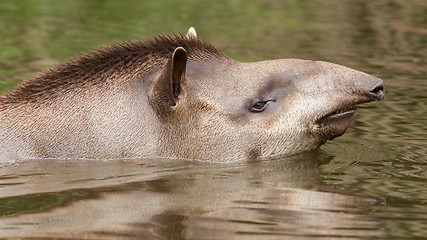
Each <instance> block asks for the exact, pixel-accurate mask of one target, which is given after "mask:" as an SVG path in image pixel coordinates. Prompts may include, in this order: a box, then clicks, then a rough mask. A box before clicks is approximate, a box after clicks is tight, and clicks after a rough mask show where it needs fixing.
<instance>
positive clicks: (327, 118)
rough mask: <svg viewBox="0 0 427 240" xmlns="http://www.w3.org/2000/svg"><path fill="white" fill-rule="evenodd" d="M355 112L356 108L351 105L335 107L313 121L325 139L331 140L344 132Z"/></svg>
mask: <svg viewBox="0 0 427 240" xmlns="http://www.w3.org/2000/svg"><path fill="white" fill-rule="evenodd" d="M355 114H356V109H355V108H354V107H353V106H352V107H344V108H339V109H335V110H333V111H331V112H329V113H327V114H326V115H324V116H323V117H321V118H319V119H318V120H317V121H316V122H315V124H316V129H317V130H319V132H320V133H321V135H323V136H324V137H325V138H326V140H332V139H334V138H336V137H339V136H341V135H343V134H344V133H345V131H346V130H347V128H348V127H349V126H350V123H351V121H352V120H353V118H354V115H355Z"/></svg>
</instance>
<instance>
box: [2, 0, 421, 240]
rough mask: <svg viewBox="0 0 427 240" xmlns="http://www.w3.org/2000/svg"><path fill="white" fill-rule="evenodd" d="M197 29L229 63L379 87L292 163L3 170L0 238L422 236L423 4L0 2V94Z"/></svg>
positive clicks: (42, 164)
mask: <svg viewBox="0 0 427 240" xmlns="http://www.w3.org/2000/svg"><path fill="white" fill-rule="evenodd" d="M190 26H194V27H195V28H196V30H197V32H198V34H199V36H201V37H202V38H203V39H205V40H208V41H210V42H211V43H213V44H214V45H215V46H216V47H217V48H219V49H221V50H222V51H224V52H225V53H227V54H228V55H230V56H231V57H233V58H235V59H238V60H241V61H255V60H263V59H273V58H287V57H293V58H303V59H314V60H326V61H330V62H335V63H339V64H342V65H346V66H349V67H352V68H355V69H358V70H361V71H365V72H368V73H370V74H373V75H375V76H377V77H380V78H382V79H384V80H385V84H386V91H387V97H386V100H385V101H383V102H380V103H378V102H376V103H370V104H367V105H364V106H361V107H360V108H359V109H358V115H357V117H356V119H355V121H354V122H353V123H352V125H351V127H350V128H349V130H348V131H347V133H346V134H345V135H344V136H342V137H340V138H338V139H335V140H333V141H331V142H328V143H327V144H325V145H323V146H322V147H321V148H320V149H317V150H314V151H310V152H307V153H302V154H297V155H293V156H283V157H280V158H266V159H259V160H253V161H249V162H248V161H241V162H236V163H230V164H212V163H204V162H190V161H180V160H166V159H139V160H138V159H132V160H120V161H90V162H89V161H79V160H70V161H56V160H46V161H41V160H37V161H27V162H22V163H19V164H15V165H5V164H3V165H1V166H0V238H63V239H67V238H89V239H108V238H112V239H133V238H136V239H313V238H315V239H339V238H345V239H423V238H425V236H427V188H426V180H427V174H426V169H427V160H426V156H427V117H426V116H427V106H426V105H427V98H426V91H427V81H426V75H427V68H426V65H427V44H426V43H427V3H426V2H425V1H423V0H419V1H417V0H411V1H399V0H396V1H385V0H384V1H368V0H366V1H365V0H354V1H338V0H335V1H309V2H308V1H303V2H302V1H296V0H295V1H263V0H258V1H250V2H248V1H238V0H237V1H215V2H212V1H191V0H186V1H169V2H165V1H146V2H141V1H122V2H119V1H1V2H0V36H1V38H0V91H1V92H2V93H4V92H6V91H7V90H8V89H11V88H12V87H13V86H15V85H16V84H17V83H19V82H20V81H21V80H22V79H25V78H28V77H30V76H32V75H33V74H35V73H36V72H38V71H40V70H42V69H44V68H46V67H51V66H52V65H53V64H55V63H57V62H59V61H63V60H66V59H70V58H72V57H76V56H78V55H79V54H80V53H81V52H82V51H88V50H90V49H93V48H96V47H100V46H102V45H104V44H111V43H117V42H119V41H122V40H128V39H135V38H145V37H147V36H151V35H154V34H158V33H172V32H181V33H184V32H185V31H186V30H187V29H188V27H190Z"/></svg>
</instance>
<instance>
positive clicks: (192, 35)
mask: <svg viewBox="0 0 427 240" xmlns="http://www.w3.org/2000/svg"><path fill="white" fill-rule="evenodd" d="M185 37H186V38H187V39H190V38H197V33H196V29H194V28H193V27H190V29H188V32H187V34H185Z"/></svg>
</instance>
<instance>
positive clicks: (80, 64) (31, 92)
mask: <svg viewBox="0 0 427 240" xmlns="http://www.w3.org/2000/svg"><path fill="white" fill-rule="evenodd" d="M177 47H183V48H184V49H185V50H186V51H187V54H188V59H189V60H196V61H197V60H203V59H208V58H213V57H215V58H223V59H224V58H227V59H228V57H227V56H226V55H224V54H223V53H222V52H220V51H219V50H217V49H216V48H215V47H213V46H212V45H210V44H208V43H206V42H204V41H202V40H200V39H199V38H187V37H185V36H183V35H173V36H163V35H160V36H157V37H154V38H148V39H146V40H145V41H139V40H137V41H128V42H124V43H121V44H118V45H113V46H106V47H104V48H102V49H98V50H95V51H93V52H90V53H88V54H85V55H83V56H82V57H80V58H78V59H75V60H71V61H69V62H65V63H61V64H59V65H57V66H56V67H54V68H52V69H48V70H46V71H44V72H42V73H39V74H38V75H37V76H35V77H34V78H31V79H29V80H27V81H24V83H23V84H21V85H20V86H18V87H16V88H15V89H13V90H11V91H10V92H9V93H8V94H6V95H5V96H3V97H0V108H1V105H3V107H4V106H6V105H8V104H12V103H19V102H32V101H36V100H37V99H40V98H42V99H47V98H51V97H53V96H58V95H59V94H61V92H63V91H67V90H68V89H70V88H84V87H87V86H90V85H95V84H99V83H105V82H107V81H114V79H119V78H122V79H124V78H126V77H127V78H129V77H130V76H132V77H138V76H141V75H142V74H146V73H148V72H151V71H156V70H158V69H159V68H160V67H162V65H164V63H165V62H166V60H167V59H168V58H169V57H170V56H171V55H172V53H173V51H174V49H175V48H177Z"/></svg>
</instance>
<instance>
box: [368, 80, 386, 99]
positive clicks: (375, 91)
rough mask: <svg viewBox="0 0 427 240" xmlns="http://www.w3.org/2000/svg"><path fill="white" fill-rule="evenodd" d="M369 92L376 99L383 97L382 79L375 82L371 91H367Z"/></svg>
mask: <svg viewBox="0 0 427 240" xmlns="http://www.w3.org/2000/svg"><path fill="white" fill-rule="evenodd" d="M369 94H370V95H371V96H372V97H373V98H375V99H377V100H382V99H384V96H385V93H384V83H383V81H381V82H379V83H377V84H376V85H375V86H374V87H373V88H372V90H371V91H369Z"/></svg>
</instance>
